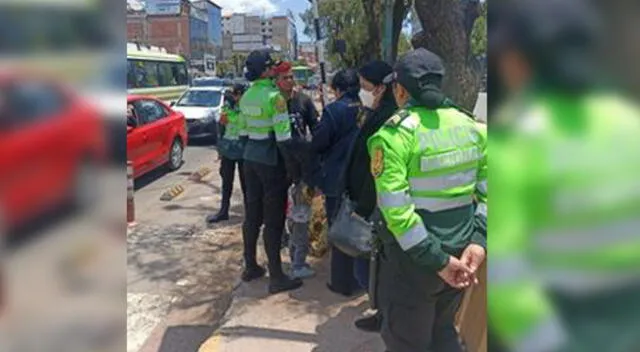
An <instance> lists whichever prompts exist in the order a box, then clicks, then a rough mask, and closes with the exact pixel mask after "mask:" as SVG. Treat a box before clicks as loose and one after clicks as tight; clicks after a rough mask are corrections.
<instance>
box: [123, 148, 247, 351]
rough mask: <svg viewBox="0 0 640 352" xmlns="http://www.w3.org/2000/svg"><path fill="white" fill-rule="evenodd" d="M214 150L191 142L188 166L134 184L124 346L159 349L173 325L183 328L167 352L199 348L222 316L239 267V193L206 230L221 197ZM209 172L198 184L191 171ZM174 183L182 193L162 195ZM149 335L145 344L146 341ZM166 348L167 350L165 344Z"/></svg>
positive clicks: (163, 172)
mask: <svg viewBox="0 0 640 352" xmlns="http://www.w3.org/2000/svg"><path fill="white" fill-rule="evenodd" d="M216 158H217V154H216V152H215V150H214V147H212V146H210V145H208V144H207V143H203V142H198V141H195V142H194V143H191V145H190V146H188V147H187V148H186V149H185V153H184V160H185V163H184V165H183V166H182V168H180V169H179V170H177V171H175V172H173V173H167V172H166V171H164V170H157V171H155V172H152V173H150V174H148V175H145V176H142V177H141V178H140V179H138V180H136V182H135V189H136V190H135V211H136V224H135V225H133V226H132V227H130V229H129V231H128V236H127V247H128V270H127V281H128V292H127V303H128V304H127V306H128V311H127V318H128V351H138V350H140V349H141V348H142V350H143V351H147V350H148V351H157V350H159V345H160V344H161V343H162V340H163V338H162V337H163V336H164V335H165V333H167V334H172V333H173V331H174V330H175V329H174V328H171V329H170V330H168V331H165V327H167V326H173V325H192V324H202V325H205V326H208V327H207V328H198V327H195V328H193V329H191V328H186V329H185V330H184V331H182V332H180V333H179V335H180V336H182V337H181V338H179V339H176V338H171V339H170V340H171V343H174V344H176V343H177V344H178V345H175V347H172V349H171V350H172V351H191V350H196V349H197V346H198V344H199V342H202V341H203V340H204V339H205V338H206V337H208V335H209V334H211V332H212V331H213V328H212V327H211V326H212V324H213V323H215V322H216V321H217V320H218V319H219V318H220V317H221V315H222V314H223V313H224V311H225V309H226V306H227V305H228V301H229V295H230V293H231V291H232V289H233V287H234V285H235V280H236V278H237V277H239V272H240V264H241V261H240V259H241V243H242V239H241V231H240V224H241V221H242V218H241V214H242V207H241V201H242V195H241V194H240V192H239V190H238V191H236V192H235V193H234V197H233V200H232V208H231V214H230V215H231V219H230V220H229V221H227V222H226V223H224V224H222V225H221V226H220V227H219V228H216V229H211V230H207V229H205V226H204V219H205V217H206V215H207V214H209V213H212V212H215V211H216V210H217V206H218V204H219V202H220V179H219V176H218V174H217V165H216ZM201 167H209V168H211V170H213V171H212V172H211V173H209V174H208V175H206V176H205V177H204V179H203V180H202V181H201V182H196V181H192V180H190V175H191V174H192V173H193V172H195V171H198V169H199V168H201ZM176 184H181V185H182V186H183V187H184V189H185V190H184V192H183V193H182V194H180V195H178V196H177V197H176V198H174V199H173V200H171V201H161V200H160V196H161V195H162V193H163V192H164V191H166V190H167V189H168V188H171V187H172V186H174V185H176ZM147 339H148V341H147ZM163 348H166V347H163Z"/></svg>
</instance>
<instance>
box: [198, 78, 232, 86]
mask: <svg viewBox="0 0 640 352" xmlns="http://www.w3.org/2000/svg"><path fill="white" fill-rule="evenodd" d="M224 81H225V80H224V79H222V78H216V77H199V78H194V79H193V81H191V86H192V87H220V88H222V87H224V86H225V85H224Z"/></svg>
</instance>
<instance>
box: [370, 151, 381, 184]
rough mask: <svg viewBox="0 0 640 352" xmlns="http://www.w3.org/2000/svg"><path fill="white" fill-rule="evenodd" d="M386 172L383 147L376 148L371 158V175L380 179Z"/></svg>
mask: <svg viewBox="0 0 640 352" xmlns="http://www.w3.org/2000/svg"><path fill="white" fill-rule="evenodd" d="M382 171H384V151H383V149H382V148H381V147H376V149H375V150H374V151H373V157H372V158H371V174H372V175H373V177H375V178H378V177H379V176H380V175H382Z"/></svg>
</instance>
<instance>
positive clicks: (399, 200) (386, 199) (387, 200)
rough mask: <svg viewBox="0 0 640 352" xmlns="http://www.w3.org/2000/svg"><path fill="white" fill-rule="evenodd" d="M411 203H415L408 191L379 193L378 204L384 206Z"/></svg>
mask: <svg viewBox="0 0 640 352" xmlns="http://www.w3.org/2000/svg"><path fill="white" fill-rule="evenodd" d="M411 204H413V200H412V199H411V196H410V195H409V194H408V193H407V192H406V191H401V192H384V193H379V194H378V205H379V206H380V207H383V208H397V207H404V206H407V205H411Z"/></svg>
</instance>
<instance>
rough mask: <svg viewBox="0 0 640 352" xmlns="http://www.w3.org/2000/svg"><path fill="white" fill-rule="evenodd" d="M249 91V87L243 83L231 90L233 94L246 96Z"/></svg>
mask: <svg viewBox="0 0 640 352" xmlns="http://www.w3.org/2000/svg"><path fill="white" fill-rule="evenodd" d="M246 90H247V87H246V86H245V85H244V84H242V83H237V84H235V85H234V86H233V89H232V90H231V91H232V92H233V94H240V95H242V94H244V92H245V91H246Z"/></svg>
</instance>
